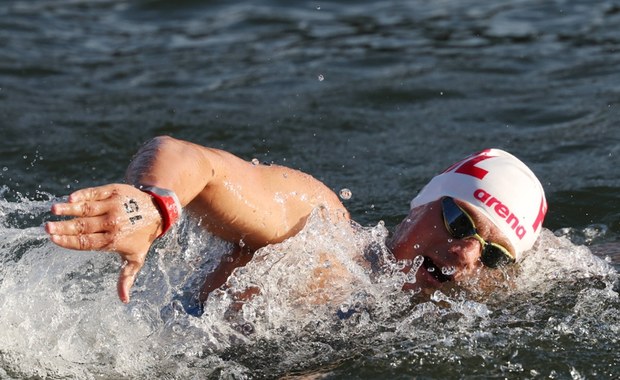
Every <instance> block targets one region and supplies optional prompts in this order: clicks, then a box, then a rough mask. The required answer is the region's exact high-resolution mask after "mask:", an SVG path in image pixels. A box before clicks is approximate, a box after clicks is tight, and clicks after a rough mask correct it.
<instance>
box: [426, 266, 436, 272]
mask: <svg viewBox="0 0 620 380" xmlns="http://www.w3.org/2000/svg"><path fill="white" fill-rule="evenodd" d="M426 270H427V271H429V272H431V273H432V272H434V271H435V268H433V267H428V268H427V269H426Z"/></svg>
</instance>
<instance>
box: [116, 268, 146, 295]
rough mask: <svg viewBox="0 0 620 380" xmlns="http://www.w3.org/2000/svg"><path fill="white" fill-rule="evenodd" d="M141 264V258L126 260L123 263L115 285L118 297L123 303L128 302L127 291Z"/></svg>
mask: <svg viewBox="0 0 620 380" xmlns="http://www.w3.org/2000/svg"><path fill="white" fill-rule="evenodd" d="M143 265H144V260H143V259H138V260H126V261H125V263H124V264H123V267H122V268H121V273H120V274H119V276H118V284H117V286H116V288H117V291H118V298H120V300H121V301H122V302H123V303H128V302H129V291H130V290H131V287H132V286H133V284H134V282H135V281H136V275H137V274H138V272H140V269H142V266H143Z"/></svg>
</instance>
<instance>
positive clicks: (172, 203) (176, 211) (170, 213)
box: [138, 185, 182, 238]
mask: <svg viewBox="0 0 620 380" xmlns="http://www.w3.org/2000/svg"><path fill="white" fill-rule="evenodd" d="M138 189H140V190H142V191H144V192H145V193H147V194H149V195H150V196H151V197H153V200H155V203H156V204H157V207H159V211H160V213H161V216H162V221H163V226H162V229H163V231H162V232H161V234H160V235H159V236H158V238H160V237H162V236H164V234H165V233H166V232H168V230H169V229H170V227H172V226H173V225H174V223H176V221H177V220H179V218H180V217H181V212H182V206H181V202H179V198H178V197H177V195H176V194H175V193H174V191H172V190H168V189H162V188H161V187H157V186H143V185H139V186H138Z"/></svg>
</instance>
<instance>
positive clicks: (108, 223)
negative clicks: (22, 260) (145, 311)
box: [45, 184, 162, 303]
mask: <svg viewBox="0 0 620 380" xmlns="http://www.w3.org/2000/svg"><path fill="white" fill-rule="evenodd" d="M52 214H54V215H59V216H69V217H72V218H71V219H68V220H63V221H58V222H48V223H47V224H46V226H45V230H46V231H47V233H48V234H50V239H51V240H52V242H54V243H56V244H57V245H59V246H61V247H64V248H69V249H77V250H81V251H109V252H115V253H118V254H119V255H120V256H121V258H122V259H123V263H124V264H123V266H122V268H121V272H120V276H119V278H118V286H117V288H118V289H117V290H118V297H119V298H120V300H121V301H122V302H124V303H128V302H129V290H130V289H131V287H132V286H133V283H134V281H135V279H136V275H137V274H138V272H139V271H140V269H141V268H142V266H143V265H144V261H145V259H146V254H147V253H148V251H149V248H150V247H151V244H152V243H153V241H154V240H155V239H156V238H157V237H158V236H159V234H160V233H161V232H162V217H161V215H160V213H159V210H158V208H157V206H156V205H155V203H154V201H153V199H152V198H151V196H150V195H148V194H147V193H144V192H142V191H140V190H138V189H136V188H135V187H133V186H130V185H123V184H111V185H105V186H100V187H94V188H88V189H83V190H78V191H76V192H74V193H73V194H71V195H70V196H69V200H68V202H67V203H57V204H54V205H53V206H52Z"/></svg>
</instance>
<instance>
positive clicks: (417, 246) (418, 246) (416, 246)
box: [413, 244, 422, 257]
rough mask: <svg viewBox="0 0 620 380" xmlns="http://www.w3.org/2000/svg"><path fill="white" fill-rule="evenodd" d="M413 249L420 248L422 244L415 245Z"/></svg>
mask: <svg viewBox="0 0 620 380" xmlns="http://www.w3.org/2000/svg"><path fill="white" fill-rule="evenodd" d="M413 249H420V244H415V245H414V246H413ZM420 257H422V256H420Z"/></svg>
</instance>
